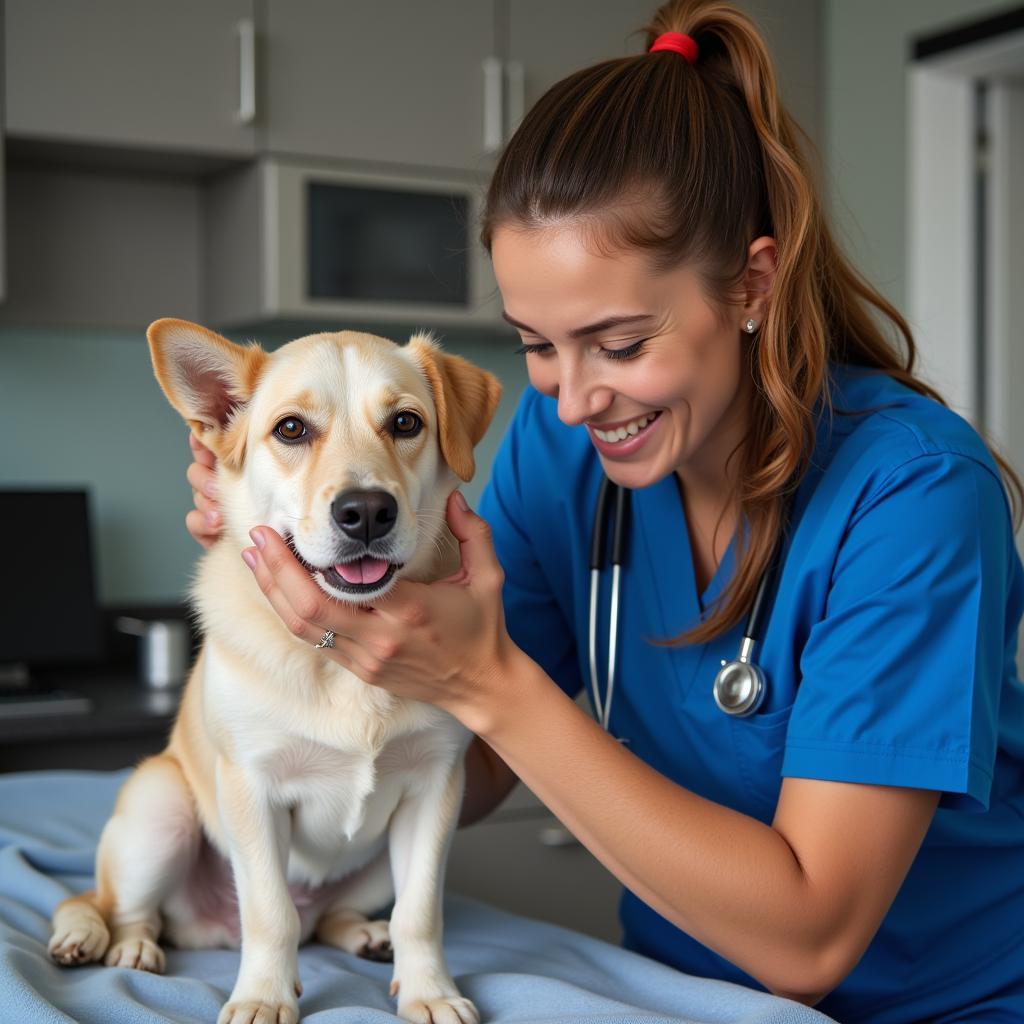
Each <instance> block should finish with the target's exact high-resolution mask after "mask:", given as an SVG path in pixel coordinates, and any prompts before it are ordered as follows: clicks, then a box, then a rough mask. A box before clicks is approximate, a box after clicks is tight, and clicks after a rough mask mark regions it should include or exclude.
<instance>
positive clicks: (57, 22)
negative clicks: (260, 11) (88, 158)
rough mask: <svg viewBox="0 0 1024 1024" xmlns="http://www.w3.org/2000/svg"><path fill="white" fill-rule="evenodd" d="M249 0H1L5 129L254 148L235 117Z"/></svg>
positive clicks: (231, 150) (84, 138)
mask: <svg viewBox="0 0 1024 1024" xmlns="http://www.w3.org/2000/svg"><path fill="white" fill-rule="evenodd" d="M253 6H254V0H214V2H211V0H174V3H167V2H166V0H89V2H88V3H82V0H46V2H45V3H40V2H39V0H6V2H5V4H4V19H5V32H4V39H5V44H4V52H5V60H6V78H7V133H8V134H9V135H11V136H23V137H26V138H36V139H39V138H45V139H59V140H64V141H72V142H88V143H100V144H104V145H124V146H143V147H147V148H148V147H156V148H171V147H173V148H176V149H183V150H190V151H198V152H208V153H216V154H229V155H230V154H251V153H254V152H255V148H256V145H255V133H254V129H253V127H252V125H251V124H241V123H238V122H237V121H236V114H237V112H238V110H239V106H240V103H241V99H242V97H241V90H240V78H241V74H242V70H243V64H245V61H243V59H242V50H243V49H244V47H245V43H244V42H243V40H242V39H241V37H240V33H239V29H238V25H239V23H240V22H242V21H243V20H244V19H248V20H249V22H250V24H251V22H252V18H253Z"/></svg>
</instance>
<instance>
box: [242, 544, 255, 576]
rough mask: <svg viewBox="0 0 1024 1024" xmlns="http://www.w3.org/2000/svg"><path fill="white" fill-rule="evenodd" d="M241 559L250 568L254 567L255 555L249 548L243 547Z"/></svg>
mask: <svg viewBox="0 0 1024 1024" xmlns="http://www.w3.org/2000/svg"><path fill="white" fill-rule="evenodd" d="M242 561H243V562H245V564H246V565H247V566H249V568H250V569H252V570H254V571H255V569H256V556H255V555H254V554H253V553H252V551H251V550H250V549H249V548H243V550H242Z"/></svg>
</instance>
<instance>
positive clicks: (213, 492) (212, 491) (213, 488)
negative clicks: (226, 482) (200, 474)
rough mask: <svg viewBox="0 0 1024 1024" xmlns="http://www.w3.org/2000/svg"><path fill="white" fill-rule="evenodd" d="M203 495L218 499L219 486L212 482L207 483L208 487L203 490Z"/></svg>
mask: <svg viewBox="0 0 1024 1024" xmlns="http://www.w3.org/2000/svg"><path fill="white" fill-rule="evenodd" d="M203 494H205V495H206V496H207V497H208V498H216V497H217V485H216V484H215V483H214V482H213V481H212V480H209V481H207V484H206V486H205V487H204V488H203Z"/></svg>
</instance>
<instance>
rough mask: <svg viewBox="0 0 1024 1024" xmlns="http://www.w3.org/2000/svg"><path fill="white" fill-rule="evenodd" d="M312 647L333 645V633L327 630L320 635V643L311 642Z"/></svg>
mask: <svg viewBox="0 0 1024 1024" xmlns="http://www.w3.org/2000/svg"><path fill="white" fill-rule="evenodd" d="M313 646H314V647H333V646H334V634H333V633H332V632H331V631H330V630H327V632H326V633H324V635H323V636H322V637H320V643H318V644H313Z"/></svg>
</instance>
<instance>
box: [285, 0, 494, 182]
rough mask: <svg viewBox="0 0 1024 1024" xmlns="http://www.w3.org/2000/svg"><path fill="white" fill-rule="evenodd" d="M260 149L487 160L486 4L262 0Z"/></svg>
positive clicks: (474, 164) (490, 14)
mask: <svg viewBox="0 0 1024 1024" xmlns="http://www.w3.org/2000/svg"><path fill="white" fill-rule="evenodd" d="M266 14H267V24H266V57H267V60H266V63H267V68H266V71H267V75H266V87H267V130H268V146H269V149H270V151H271V152H273V153H276V154H280V155H307V156H321V157H338V158H346V159H355V160H367V161H383V162H387V163H397V164H409V165H420V166H435V167H441V168H459V169H462V170H470V171H477V170H480V169H481V168H484V167H486V166H487V165H488V164H487V161H488V158H487V157H486V156H485V153H484V144H483V130H484V123H483V122H484V100H483V97H484V72H483V60H484V58H485V57H487V56H490V55H492V54H493V53H494V9H493V3H492V0H430V2H429V3H423V2H422V0H389V2H388V3H366V2H361V3H353V2H348V3H337V2H336V0H267V7H266Z"/></svg>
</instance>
